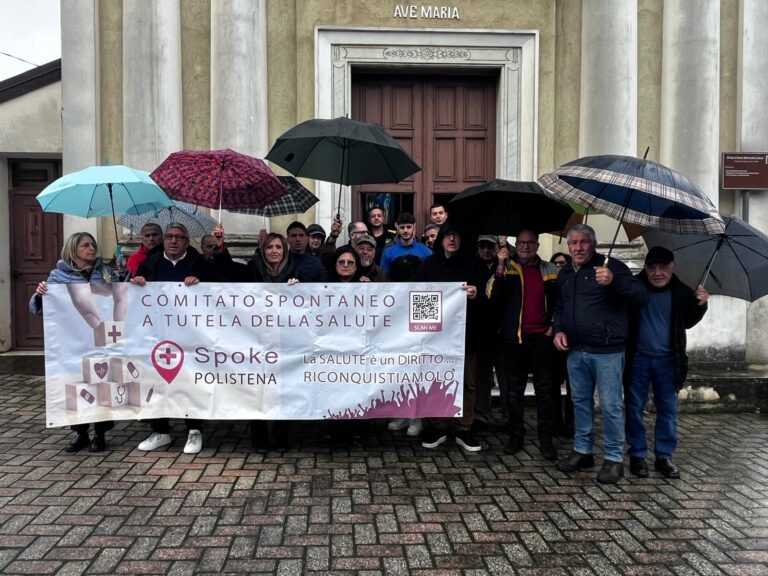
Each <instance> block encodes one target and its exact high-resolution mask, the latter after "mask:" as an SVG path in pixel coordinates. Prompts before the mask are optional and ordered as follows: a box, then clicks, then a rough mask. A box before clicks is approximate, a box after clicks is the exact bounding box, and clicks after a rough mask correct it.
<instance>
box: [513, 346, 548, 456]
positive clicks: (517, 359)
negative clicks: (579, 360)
mask: <svg viewBox="0 0 768 576" xmlns="http://www.w3.org/2000/svg"><path fill="white" fill-rule="evenodd" d="M504 352H505V354H504V360H505V372H506V375H507V386H508V388H507V399H508V407H509V435H510V438H512V439H518V440H521V441H522V439H523V438H524V437H525V424H524V423H523V416H524V413H525V386H526V384H527V382H528V374H529V372H533V389H534V391H535V392H536V415H537V427H538V433H539V438H540V439H541V440H544V441H551V440H552V438H553V437H554V435H555V432H556V429H555V428H556V422H557V410H558V408H559V396H558V395H559V393H560V389H559V386H558V385H557V383H556V382H555V380H554V378H553V370H552V369H553V367H554V359H555V347H554V344H552V337H551V336H546V335H544V334H523V341H522V343H521V344H507V345H506V346H505V349H504Z"/></svg>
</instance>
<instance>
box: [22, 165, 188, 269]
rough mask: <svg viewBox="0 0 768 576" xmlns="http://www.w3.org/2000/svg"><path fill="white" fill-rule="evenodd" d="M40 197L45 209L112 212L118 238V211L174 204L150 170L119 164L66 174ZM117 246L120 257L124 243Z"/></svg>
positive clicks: (137, 211)
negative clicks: (152, 176) (151, 176)
mask: <svg viewBox="0 0 768 576" xmlns="http://www.w3.org/2000/svg"><path fill="white" fill-rule="evenodd" d="M37 201H38V202H39V203H40V206H42V208H43V211H44V212H56V213H58V214H70V215H72V216H81V217H83V218H96V217H98V216H109V215H111V216H112V222H113V224H114V226H115V237H116V238H119V236H118V235H117V215H118V214H120V215H123V214H142V213H144V212H150V211H152V210H157V209H158V208H164V207H166V206H173V202H172V201H171V199H170V198H168V195H167V194H166V193H165V192H163V190H162V189H161V188H160V187H159V186H158V185H157V184H155V181H154V180H152V178H150V177H149V173H148V172H144V171H143V170H136V169H135V168H130V167H128V166H119V165H118V166H92V167H90V168H85V169H83V170H78V171H77V172H72V173H71V174H67V175H66V176H62V177H61V178H59V179H58V180H56V181H55V182H52V183H51V184H49V185H48V186H46V187H45V189H44V190H43V191H42V192H40V194H38V195H37ZM117 248H118V258H119V256H120V246H119V245H118V247H117ZM118 261H119V260H118Z"/></svg>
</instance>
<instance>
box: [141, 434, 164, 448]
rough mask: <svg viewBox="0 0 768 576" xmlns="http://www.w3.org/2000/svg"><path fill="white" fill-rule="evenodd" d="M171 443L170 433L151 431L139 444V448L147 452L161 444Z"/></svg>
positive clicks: (160, 446)
mask: <svg viewBox="0 0 768 576" xmlns="http://www.w3.org/2000/svg"><path fill="white" fill-rule="evenodd" d="M170 443H171V435H170V434H160V433H159V432H152V434H150V435H149V438H147V439H146V440H144V442H142V443H141V444H139V450H143V451H144V452H149V451H150V450H157V449H158V448H162V447H163V446H168V445H169V444H170Z"/></svg>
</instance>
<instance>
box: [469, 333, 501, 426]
mask: <svg viewBox="0 0 768 576" xmlns="http://www.w3.org/2000/svg"><path fill="white" fill-rule="evenodd" d="M494 368H495V369H496V380H497V381H498V383H499V392H500V393H501V405H502V407H503V408H502V411H503V412H506V411H507V378H506V375H505V374H504V353H503V351H502V349H501V344H499V343H496V342H489V343H488V344H486V345H485V346H483V347H481V349H480V350H479V351H478V353H477V384H476V386H477V391H476V395H475V419H476V420H483V421H484V422H486V423H490V422H491V419H492V418H491V414H492V413H493V410H492V406H491V390H492V389H493V372H494Z"/></svg>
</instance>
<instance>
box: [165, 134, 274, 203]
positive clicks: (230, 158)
mask: <svg viewBox="0 0 768 576" xmlns="http://www.w3.org/2000/svg"><path fill="white" fill-rule="evenodd" d="M152 178H153V179H154V180H155V182H157V183H158V184H159V185H160V187H161V188H162V189H163V190H165V191H166V192H167V193H168V196H169V197H171V198H173V199H175V200H181V201H183V202H190V203H192V204H198V205H200V206H206V207H208V208H218V209H219V211H221V209H222V208H224V209H225V210H231V209H235V208H261V207H262V206H265V205H267V204H269V203H270V202H273V201H275V200H277V199H278V198H280V197H281V196H282V195H284V194H285V188H284V187H283V186H282V185H281V184H280V182H279V181H278V179H277V176H275V175H274V173H273V172H272V170H270V169H269V166H267V165H266V163H265V162H264V161H263V160H259V159H258V158H254V157H253V156H246V155H245V154H240V153H239V152H235V151H234V150H230V149H226V150H207V151H201V150H182V151H181V152H174V153H173V154H171V155H170V156H168V158H166V159H165V160H163V162H162V164H160V166H158V167H157V168H155V170H154V171H153V172H152Z"/></svg>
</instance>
